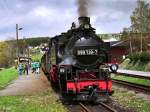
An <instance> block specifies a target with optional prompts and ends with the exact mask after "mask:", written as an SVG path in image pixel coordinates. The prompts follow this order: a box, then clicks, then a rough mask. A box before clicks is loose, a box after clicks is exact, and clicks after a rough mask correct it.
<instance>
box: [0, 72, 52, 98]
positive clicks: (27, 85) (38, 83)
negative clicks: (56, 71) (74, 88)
mask: <svg viewBox="0 0 150 112" xmlns="http://www.w3.org/2000/svg"><path fill="white" fill-rule="evenodd" d="M48 89H50V85H49V82H48V80H47V78H46V77H45V76H44V74H43V72H41V74H38V75H37V74H36V75H35V74H32V73H30V74H29V75H28V76H27V75H22V76H19V77H18V79H16V80H14V81H13V82H12V83H11V84H10V85H8V86H7V87H6V88H5V89H3V90H1V91H0V96H8V95H31V94H35V93H37V92H41V91H46V90H48Z"/></svg>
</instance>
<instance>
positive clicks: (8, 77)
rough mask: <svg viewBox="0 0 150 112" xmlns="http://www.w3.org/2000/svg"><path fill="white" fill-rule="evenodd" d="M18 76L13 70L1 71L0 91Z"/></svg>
mask: <svg viewBox="0 0 150 112" xmlns="http://www.w3.org/2000/svg"><path fill="white" fill-rule="evenodd" d="M17 76H18V74H17V70H16V69H15V68H9V69H3V70H2V71H0V89H2V88H4V87H5V86H7V85H8V83H9V82H10V81H12V80H13V79H15V78H16V77H17Z"/></svg>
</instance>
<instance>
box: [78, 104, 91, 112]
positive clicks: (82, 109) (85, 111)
mask: <svg viewBox="0 0 150 112" xmlns="http://www.w3.org/2000/svg"><path fill="white" fill-rule="evenodd" d="M79 105H80V106H81V111H80V112H91V111H90V110H89V109H88V108H87V107H86V106H84V105H83V104H82V103H79Z"/></svg>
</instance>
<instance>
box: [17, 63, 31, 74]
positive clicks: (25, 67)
mask: <svg viewBox="0 0 150 112" xmlns="http://www.w3.org/2000/svg"><path fill="white" fill-rule="evenodd" d="M18 73H19V75H22V74H23V73H26V74H27V75H28V74H29V64H28V63H22V62H20V63H19V64H18Z"/></svg>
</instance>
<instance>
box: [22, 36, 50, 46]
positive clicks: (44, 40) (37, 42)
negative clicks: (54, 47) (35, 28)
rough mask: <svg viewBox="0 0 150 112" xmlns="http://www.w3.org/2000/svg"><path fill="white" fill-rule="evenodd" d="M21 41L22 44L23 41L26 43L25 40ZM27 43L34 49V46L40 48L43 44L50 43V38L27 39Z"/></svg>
mask: <svg viewBox="0 0 150 112" xmlns="http://www.w3.org/2000/svg"><path fill="white" fill-rule="evenodd" d="M19 41H20V42H21V41H24V40H23V39H22V40H19ZM25 41H26V43H27V44H28V45H29V46H33V47H34V46H39V45H40V44H41V43H48V41H49V37H36V38H26V39H25Z"/></svg>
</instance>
